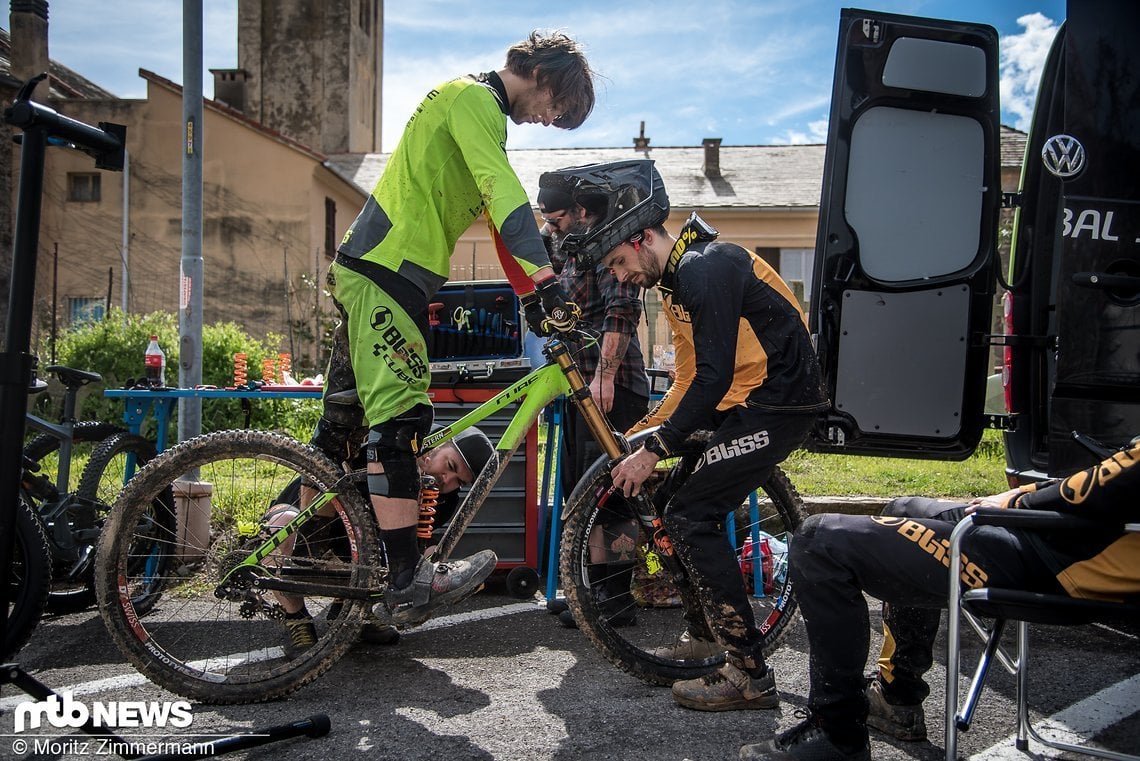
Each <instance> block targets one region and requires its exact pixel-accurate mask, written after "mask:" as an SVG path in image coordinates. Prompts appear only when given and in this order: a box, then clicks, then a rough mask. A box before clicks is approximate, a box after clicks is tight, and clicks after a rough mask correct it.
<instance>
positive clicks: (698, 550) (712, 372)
mask: <svg viewBox="0 0 1140 761" xmlns="http://www.w3.org/2000/svg"><path fill="white" fill-rule="evenodd" d="M560 173H561V174H564V175H566V178H567V180H568V182H567V183H565V184H566V185H567V186H569V187H573V188H574V195H575V200H576V201H577V202H578V203H581V204H582V205H583V206H586V207H587V208H591V209H604V212H603V213H602V214H601V216H600V219H599V221H597V222H596V223H595V224H594V225H593V226H591V227H590V229H589V230H588V231H587V232H585V233H583V234H580V235H568V236H566V240H565V241H564V243H563V250H565V251H568V252H569V253H570V255H572V256H576V257H577V260H578V264H579V266H589V265H590V264H591V263H593V264H600V265H602V266H603V267H605V268H606V269H609V270H610V271H612V272H613V274H614V275H615V276H616V277H617V279H618V281H619V282H622V283H633V284H635V285H638V286H641V287H642V288H651V287H653V286H655V285H656V286H657V287H658V289H659V290H660V291H661V294H662V296H663V298H664V300H665V314H666V316H667V318H668V320H669V323H670V325H671V326H672V327H673V331H674V345H675V347H676V356H677V379H676V381H675V382H674V384H673V387H672V388H671V389H670V392H669V394H668V395H667V396H666V397H665V399H664V400H662V402H661V404H660V405H659V406H658V407H657V408H656V409H655V410H654V411H653V412H652V413H650V415H649V416H648V417H647V418H645V419H644V420H642V421H641V422H640V423H638V425H637V426H635V427H634V429H633V430H639V429H640V428H643V427H645V426H648V425H653V424H658V423H659V424H660V427H659V428H657V430H656V431H655V432H654V433H653V434H652V435H651V436H650V437H649V438H648V439H647V441H646V443H645V446H644V447H643V448H639V449H637V450H636V451H634V452H633V453H632V454H630V455H629V456H628V457H626V458H625V459H624V460H622V461H621V462H620V463H618V464H617V465H616V466H615V467H614V469H613V480H614V485H615V486H617V487H618V488H620V489H621V490H622V491H623V492H624V493H625V494H626V495H627V496H630V495H634V494H637V493H638V492H639V491H640V489H641V485H642V484H643V483H644V482H645V480H646V479H647V478H648V477H649V475H650V474H651V473H652V472H653V469H654V466H655V465H656V464H657V462H658V460H659V459H661V458H663V457H668V456H669V455H670V454H671V453H672V452H673V451H675V450H676V449H677V448H678V447H679V446H680V445H681V443H682V442H683V441H685V439H686V438H687V437H688V436H689V434H691V433H693V432H695V431H697V430H712V431H713V436H712V438H711V439H710V440H709V441H708V443H707V445H706V447H705V450H704V453H703V455H702V456H701V458H700V460H699V461H698V463H697V464H696V467H695V470H694V472H693V474H692V476H690V477H689V479H688V480H687V481H686V482H685V483H684V484H683V485H682V486H681V488H680V489H678V491H677V492H676V494H675V495H674V496H673V497H672V499H671V500H670V501H669V503H668V504H667V505H665V507H664V510H663V521H664V523H665V526H666V528H667V530H668V532H669V536H670V539H671V540H672V543H673V547H674V548H675V551H676V553H677V556H678V558H679V559H680V560H681V562H682V563H683V564H684V566H685V568H686V570H687V571H688V572H689V575H690V578H691V581H692V583H693V586H694V589H695V590H696V592H697V597H698V599H699V600H700V603H701V606H700V607H701V610H686V611H685V619H686V623H687V627H688V631H687V632H685V633H684V634H683V635H682V637H681V640H680V641H679V642H678V644H677V645H676V646H675V647H670V648H663V650H669V651H670V652H669V653H664V652H662V653H660V654H661V655H662V656H663V657H701V656H707V655H712V654H714V653H720V652H727V653H728V658H727V660H726V663H725V665H724V666H722V667H721V668H720V669H719V670H717V671H715V672H713V673H712V674H710V675H708V676H705V677H702V678H700V679H692V680H686V681H679V682H676V683H675V684H674V685H673V697H674V699H675V700H676V701H677V702H678V703H679V704H681V705H683V706H686V707H688V708H695V709H698V710H707V711H724V710H733V709H755V708H775V707H776V706H777V705H778V704H779V696H778V694H777V692H776V684H775V677H774V675H773V672H772V669H771V668H770V667H768V666H767V664H766V663H765V662H764V657H763V653H762V652H761V650H762V641H763V640H762V637H761V634H760V632H759V629H758V628H757V622H756V621H755V618H754V616H753V612H752V607H751V605H750V604H749V599H748V593H747V590H746V589H745V586H744V580H743V578H742V576H741V574H740V569H739V565H738V564H737V559H736V555H735V553H734V552H733V550H732V547H731V546H730V545H729V543H728V541H727V539H726V536H725V532H724V528H723V524H724V520H725V518H726V517H727V516H728V514H729V513H731V512H732V511H733V510H735V509H736V508H737V507H738V506H739V505H740V504H741V503H742V502H743V501H744V500H745V499H746V498H747V497H748V495H749V494H750V493H751V492H752V491H754V490H755V489H756V488H757V487H759V486H760V485H761V484H763V483H764V482H765V481H767V480H768V477H769V475H770V474H771V472H772V469H773V468H774V467H775V466H776V465H778V464H779V463H780V462H782V461H783V460H784V459H785V458H786V457H787V456H788V454H789V453H791V452H792V450H794V449H796V448H797V447H799V446H800V444H802V443H803V441H804V439H805V438H806V437H807V434H808V432H809V430H810V428H811V426H812V424H813V422H814V421H815V418H816V414H817V413H819V412H820V411H822V410H824V409H826V408H827V396H826V393H825V392H824V390H823V387H822V383H821V381H820V370H819V364H818V362H817V360H816V356H815V352H814V350H813V348H812V344H811V338H810V336H809V335H808V330H807V321H806V320H805V318H804V315H803V312H802V311H801V309H800V307H799V304H798V303H797V301H796V299H795V297H794V296H793V295H792V292H791V290H790V289H789V288H788V286H787V284H786V283H784V282H783V281H782V280H781V279H780V277H779V275H777V274H776V272H775V271H773V270H772V268H771V267H769V266H768V265H767V264H766V263H765V262H764V261H763V260H761V259H760V258H759V257H757V256H756V255H755V254H753V253H750V252H749V251H747V250H745V249H743V248H741V247H740V246H737V245H734V244H731V243H724V242H720V241H717V240H716V232H715V231H714V230H712V228H710V227H709V226H708V225H706V224H705V223H704V222H702V221H701V219H700V218H699V217H697V216H696V215H695V214H694V215H693V216H692V217H690V219H689V221H688V223H687V224H686V225H685V226H684V228H683V229H682V230H681V232H680V234H679V235H678V237H677V238H676V239H674V238H673V237H671V236H670V235H669V234H668V232H666V231H665V229H664V227H663V226H662V225H663V223H664V222H665V220H666V218H667V217H668V214H669V198H668V196H667V194H666V192H665V188H664V185H663V183H662V181H661V177H660V175H659V174H658V173H657V170H656V168H655V167H654V166H653V162H652V161H650V160H648V159H641V160H632V161H623V162H616V163H613V164H595V165H590V166H585V167H576V168H573V169H567V170H560Z"/></svg>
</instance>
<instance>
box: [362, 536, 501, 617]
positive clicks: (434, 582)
mask: <svg viewBox="0 0 1140 761" xmlns="http://www.w3.org/2000/svg"><path fill="white" fill-rule="evenodd" d="M498 562H499V559H498V557H497V556H496V555H495V553H494V552H492V551H491V550H482V551H480V552H476V553H475V554H474V555H472V556H471V557H469V558H465V559H463V560H445V561H443V562H440V563H433V562H431V561H430V560H428V559H427V558H424V559H423V560H421V561H420V562H419V565H417V566H416V570H415V573H414V575H413V576H412V581H411V583H410V584H408V585H407V586H405V587H401V588H399V589H394V588H389V589H388V591H387V592H386V593H385V595H384V600H383V601H382V602H379V603H377V604H376V605H375V606H374V607H373V608H372V614H373V615H374V616H376V619H377V621H378V622H379V623H380V624H387V625H391V626H397V627H404V626H414V625H416V624H421V623H423V622H424V621H426V620H428V619H429V618H431V616H432V614H433V613H434V612H435V611H436V609H437V608H439V607H440V606H441V605H454V604H455V603H457V602H460V601H462V600H465V599H466V598H467V597H469V596H471V595H473V594H474V593H475V592H478V591H479V589H480V588H481V587H482V586H483V582H484V581H486V579H487V577H488V576H490V575H491V572H492V571H494V570H495V564H496V563H498Z"/></svg>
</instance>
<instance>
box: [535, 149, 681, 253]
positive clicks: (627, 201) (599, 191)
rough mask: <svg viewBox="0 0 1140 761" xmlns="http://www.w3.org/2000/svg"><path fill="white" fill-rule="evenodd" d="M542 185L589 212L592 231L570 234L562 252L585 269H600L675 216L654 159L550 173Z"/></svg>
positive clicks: (543, 179) (545, 176) (542, 178)
mask: <svg viewBox="0 0 1140 761" xmlns="http://www.w3.org/2000/svg"><path fill="white" fill-rule="evenodd" d="M538 186H539V188H540V191H541V189H542V188H554V189H558V190H562V191H564V192H567V193H569V194H570V195H571V196H572V197H573V198H574V201H575V202H576V203H578V204H580V205H581V206H582V207H583V208H585V209H586V212H587V214H588V218H589V219H590V227H589V229H588V230H587V231H586V232H584V233H570V234H568V235H566V237H565V239H564V240H563V242H562V251H563V252H564V253H566V254H568V255H570V256H573V257H575V258H576V259H577V260H578V265H579V266H581V267H592V266H597V265H599V264H600V263H601V261H602V258H603V257H605V255H606V254H608V253H609V252H610V251H612V250H613V249H614V248H616V247H617V246H619V245H621V244H622V243H624V242H626V241H628V240H631V239H633V238H634V237H636V236H637V235H638V234H639V233H641V231H642V230H645V229H648V228H651V227H656V226H658V225H660V224H663V223H664V222H665V220H666V219H667V218H668V217H669V196H668V195H667V194H666V193H665V183H664V182H662V181H661V175H660V174H658V172H657V168H656V167H655V166H654V165H653V160H652V159H630V160H628V161H614V162H612V163H609V164H586V165H584V166H576V167H569V168H567V169H557V170H555V171H553V172H544V173H543V175H542V176H541V177H540V178H539V180H538Z"/></svg>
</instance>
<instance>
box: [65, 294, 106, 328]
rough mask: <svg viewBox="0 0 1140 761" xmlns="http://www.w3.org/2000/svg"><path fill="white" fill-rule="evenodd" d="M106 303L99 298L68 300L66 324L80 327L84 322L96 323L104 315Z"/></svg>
mask: <svg viewBox="0 0 1140 761" xmlns="http://www.w3.org/2000/svg"><path fill="white" fill-rule="evenodd" d="M106 309H107V306H106V302H105V301H104V300H103V299H100V298H69V299H68V300H67V314H68V323H69V324H71V325H80V324H82V323H84V322H98V321H99V320H102V319H103V315H104V314H106Z"/></svg>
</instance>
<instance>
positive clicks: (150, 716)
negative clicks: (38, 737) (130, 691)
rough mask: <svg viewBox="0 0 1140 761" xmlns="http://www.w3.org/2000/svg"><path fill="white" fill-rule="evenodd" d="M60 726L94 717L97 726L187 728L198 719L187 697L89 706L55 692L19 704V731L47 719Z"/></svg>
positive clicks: (71, 726) (74, 726)
mask: <svg viewBox="0 0 1140 761" xmlns="http://www.w3.org/2000/svg"><path fill="white" fill-rule="evenodd" d="M44 719H47V722H48V724H50V725H51V726H53V727H56V728H58V729H78V728H79V727H82V726H83V725H84V724H86V723H87V721H88V720H89V719H90V720H91V721H92V723H93V724H94V725H95V726H97V727H165V726H167V725H169V726H172V727H177V728H179V729H185V728H186V727H188V726H190V725H191V724H192V723H193V721H194V716H193V715H192V714H191V713H190V704H189V703H188V702H186V701H185V700H175V701H161V702H160V701H156V700H150V701H143V700H120V701H111V702H108V703H104V702H102V701H99V700H96V701H94V702H93V703H92V704H91V707H90V708H88V707H87V705H86V704H85V703H81V702H80V701H78V700H75V699H73V698H72V697H71V693H70V692H65V693H63V695H62V696H60V695H52V696H51V697H49V698H48V699H47V700H46V701H43V702H35V701H29V702H24V703H20V705H18V706H16V716H15V723H16V727H15V729H16V732H17V733H20V732H23V731H24V730H25V729H39V727H40V726H41V725H42V723H43V720H44Z"/></svg>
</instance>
